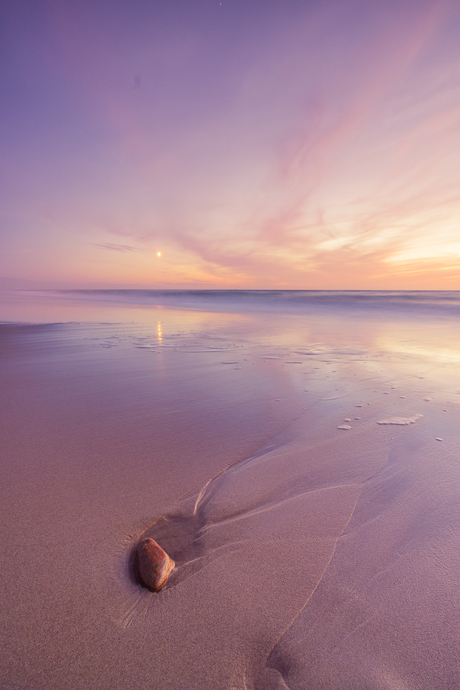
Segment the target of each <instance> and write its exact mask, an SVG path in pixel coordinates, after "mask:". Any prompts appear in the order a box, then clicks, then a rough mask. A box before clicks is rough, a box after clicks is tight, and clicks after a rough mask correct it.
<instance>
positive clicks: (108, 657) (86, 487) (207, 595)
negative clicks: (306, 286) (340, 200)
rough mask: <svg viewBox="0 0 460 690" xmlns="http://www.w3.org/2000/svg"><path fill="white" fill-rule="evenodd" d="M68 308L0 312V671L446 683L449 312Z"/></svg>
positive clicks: (225, 683) (213, 682) (89, 681)
mask: <svg viewBox="0 0 460 690" xmlns="http://www.w3.org/2000/svg"><path fill="white" fill-rule="evenodd" d="M53 308H55V309H57V307H53ZM65 308H66V310H69V309H70V307H69V306H68V305H66V307H65ZM43 309H45V307H43ZM75 309H77V306H76V307H75ZM78 309H79V310H82V312H81V313H80V312H79V315H78V318H77V312H75V315H74V318H72V314H69V316H68V320H69V321H70V320H72V321H78V323H72V324H65V323H55V324H54V325H53V324H51V323H48V324H46V323H44V324H42V325H12V324H6V325H1V326H0V353H1V386H2V392H3V395H2V401H1V411H0V421H1V427H2V431H1V433H2V482H1V486H0V491H1V496H2V500H1V502H0V510H1V523H0V524H1V528H0V529H1V534H2V571H1V577H2V590H3V602H4V603H3V606H2V611H1V614H0V615H1V628H2V635H3V639H2V645H1V649H2V651H1V656H0V687H1V688H4V689H5V690H6V689H8V690H10V689H16V688H28V689H29V688H30V689H33V690H35V689H36V690H38V689H40V690H42V689H43V690H45V689H46V690H49V688H59V689H60V690H61V689H62V690H65V689H66V688H69V689H70V688H71V689H72V690H76V689H80V688H81V689H82V690H83V688H84V689H85V690H86V689H87V688H88V687H94V688H96V687H97V688H101V689H103V690H104V689H107V690H109V689H110V690H114V689H118V688H120V690H121V689H123V690H131V689H132V690H134V689H136V690H143V689H144V688H145V689H146V690H147V688H168V689H171V690H184V689H185V688H187V690H195V689H196V690H198V689H200V690H240V689H241V690H243V689H246V690H248V689H250V688H253V689H254V690H282V689H286V688H288V689H290V690H305V688H311V689H314V690H325V689H329V688H330V689H331V690H337V689H339V688H340V690H361V689H362V690H383V689H385V690H386V689H388V690H402V689H404V690H406V689H410V690H412V689H414V690H415V689H416V690H433V689H434V688H436V690H438V689H445V690H448V689H449V690H450V689H452V690H453V689H455V688H458V687H460V668H459V667H460V664H459V659H460V634H459V633H460V616H459V614H460V610H459V609H460V606H459V601H460V600H459V596H458V592H459V591H460V464H459V457H460V452H459V451H460V444H459V440H458V438H457V435H458V433H460V432H459V431H458V430H459V429H460V426H459V421H460V415H459V411H460V408H459V401H458V392H459V391H460V382H459V381H457V380H456V377H457V378H458V376H457V374H456V371H455V369H454V368H453V366H452V362H455V357H457V356H458V354H460V353H457V348H458V345H457V343H459V342H460V338H458V337H457V336H458V335H459V334H458V333H457V332H456V330H455V329H453V326H452V323H450V322H449V324H443V323H437V324H436V328H434V327H433V328H431V329H430V331H429V332H430V333H431V336H430V337H431V338H432V340H431V341H428V340H427V337H428V336H427V335H426V330H425V323H424V322H423V323H422V322H420V323H419V322H416V321H414V322H413V323H412V324H411V328H410V338H411V340H410V347H409V346H408V345H407V343H408V342H409V336H408V331H404V329H408V328H409V326H408V324H407V320H406V321H405V322H404V323H403V324H402V323H401V320H399V319H397V318H393V317H392V316H391V315H387V316H386V321H384V320H383V317H381V316H378V317H376V318H375V319H374V320H372V319H370V317H369V315H364V316H359V315H356V314H355V315H354V320H353V322H352V321H351V319H350V317H349V316H348V317H347V316H344V317H343V318H342V317H340V315H339V314H337V313H331V314H327V313H323V312H318V314H317V315H315V314H310V315H309V317H308V319H306V318H305V317H304V316H301V315H298V314H288V315H286V314H283V315H281V314H278V315H276V314H272V315H271V316H270V319H267V317H266V315H258V314H257V313H252V314H250V313H246V312H244V313H243V312H242V311H241V313H240V312H237V311H235V310H234V311H233V312H231V313H230V311H229V312H228V313H217V312H213V313H210V312H205V311H204V310H199V309H195V311H192V310H189V311H181V310H179V309H178V308H176V309H167V308H164V307H162V309H160V308H158V310H157V311H155V310H152V309H150V310H145V311H144V312H143V313H141V312H139V313H138V312H134V311H133V308H132V307H129V308H128V307H124V308H123V309H124V310H121V311H117V312H115V311H114V312H113V313H112V312H110V309H109V311H108V312H104V313H103V314H102V313H99V312H97V311H94V309H96V308H95V307H92V309H93V311H91V310H90V309H89V307H85V306H81V305H79V306H78ZM85 309H86V310H87V312H85ZM113 309H115V307H113ZM45 311H46V309H45ZM85 313H86V320H84V319H83V318H82V316H84V315H85ZM95 313H97V315H98V320H95V319H94V318H93V317H94V314H95ZM90 317H92V318H90ZM433 318H434V317H433ZM62 320H63V319H62V317H61V318H60V319H56V321H62ZM425 320H426V319H425ZM90 321H92V323H90ZM401 329H402V330H401ZM417 329H420V330H417ZM449 332H450V334H451V338H450V340H449V339H448V333H449ZM433 339H434V340H433ZM414 343H415V344H414ZM417 343H419V344H420V345H419V349H418V350H417ZM441 346H442V347H441ZM437 348H438V349H437ZM449 348H450V350H449ZM438 350H439V351H442V357H439V358H438V359H437V358H436V352H438ZM449 353H450V354H449ZM449 357H450V358H449ZM392 420H393V421H392ZM395 420H396V421H395ZM344 426H346V427H347V428H346V429H344V428H343V427H344ZM439 438H441V439H443V442H442V443H439V442H437V439H439ZM146 538H150V539H154V540H155V541H157V542H158V544H159V545H160V546H161V547H162V548H163V549H164V550H165V551H166V552H167V554H168V555H169V556H170V557H171V559H172V560H173V561H174V563H175V567H174V569H173V570H171V572H170V573H169V578H168V579H167V581H166V583H165V584H164V586H163V587H162V588H161V589H160V591H158V592H152V591H149V589H147V588H145V587H143V586H141V584H140V583H139V581H138V579H137V577H136V568H135V551H136V548H137V546H138V544H139V542H140V541H141V540H142V539H146Z"/></svg>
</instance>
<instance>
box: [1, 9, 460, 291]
mask: <svg viewBox="0 0 460 690" xmlns="http://www.w3.org/2000/svg"><path fill="white" fill-rule="evenodd" d="M1 13H2V16H1V23H2V26H3V27H4V29H3V33H4V39H3V41H2V42H3V58H2V61H1V62H2V65H3V67H2V70H1V89H2V94H1V102H2V103H3V106H2V117H1V122H2V138H3V145H2V150H3V154H2V159H1V160H2V163H1V166H2V190H3V191H2V192H1V198H0V204H1V206H0V213H1V245H2V251H1V253H0V286H2V285H3V286H17V287H20V286H22V285H23V286H25V287H29V286H36V287H41V286H49V287H54V286H56V287H58V286H66V287H72V286H75V287H117V286H120V287H125V286H130V287H137V286H138V287H152V288H155V287H161V288H163V287H172V288H174V287H197V288H199V287H207V288H213V287H216V288H232V287H234V288H286V289H288V288H299V289H309V288H312V289H329V288H330V289H404V288H407V289H460V270H459V269H460V163H459V160H460V42H459V41H458V36H459V30H460V8H459V6H458V4H457V3H454V2H424V1H423V0H421V1H416V2H415V1H414V2H407V1H405V0H402V1H401V2H393V1H391V0H390V1H389V2H368V1H367V0H366V1H360V2H358V1H356V2H352V1H351V0H350V1H348V0H343V1H340V2H339V1H337V2H329V1H328V0H325V1H323V2H305V1H302V2H300V1H297V0H283V1H281V0H279V1H272V0H264V1H262V0H260V1H254V2H251V0H247V1H245V2H243V1H242V0H241V1H234V2H233V1H232V0H222V3H220V0H218V1H217V2H214V1H213V0H196V1H194V2H190V0H183V1H181V2H176V1H175V0H168V2H163V1H162V0H161V1H159V2H153V1H149V2H147V0H145V1H144V0H142V1H141V0H133V1H131V2H125V1H124V0H120V1H118V2H109V1H105V0H100V1H98V2H96V3H94V2H82V1H78V0H75V1H73V2H70V1H69V2H66V1H65V0H59V1H57V0H56V1H55V0H47V1H46V2H41V3H36V2H32V1H29V0H27V1H25V0H5V2H3V3H2V9H1ZM158 252H161V256H160V257H158V256H157V254H158ZM2 279H3V280H2Z"/></svg>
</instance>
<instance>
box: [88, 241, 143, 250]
mask: <svg viewBox="0 0 460 690" xmlns="http://www.w3.org/2000/svg"><path fill="white" fill-rule="evenodd" d="M91 244H92V245H93V247H101V249H110V250H111V251H114V252H141V251H142V249H139V247H132V246H131V245H129V244H113V243H111V242H103V243H102V244H98V243H96V242H92V243H91Z"/></svg>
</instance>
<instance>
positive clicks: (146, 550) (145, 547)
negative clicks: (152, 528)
mask: <svg viewBox="0 0 460 690" xmlns="http://www.w3.org/2000/svg"><path fill="white" fill-rule="evenodd" d="M135 565H136V572H137V576H138V578H139V581H140V582H141V584H143V585H144V586H145V587H147V588H148V589H151V590H153V591H154V592H158V590H159V589H161V588H162V587H163V585H165V584H166V581H167V579H168V577H169V573H170V572H171V570H172V569H173V568H174V566H175V565H176V564H175V563H174V561H173V560H172V559H171V558H170V557H169V556H168V554H167V553H166V551H163V549H162V548H161V546H159V545H158V544H157V543H156V541H155V540H154V539H150V538H146V539H142V541H140V542H139V544H138V546H137V550H136V560H135Z"/></svg>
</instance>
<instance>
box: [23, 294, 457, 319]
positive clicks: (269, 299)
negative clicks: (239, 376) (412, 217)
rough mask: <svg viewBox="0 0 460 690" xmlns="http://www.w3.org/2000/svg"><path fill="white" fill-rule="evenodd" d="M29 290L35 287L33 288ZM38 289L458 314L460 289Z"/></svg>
mask: <svg viewBox="0 0 460 690" xmlns="http://www.w3.org/2000/svg"><path fill="white" fill-rule="evenodd" d="M29 294H31V293H29ZM34 294H40V295H47V296H55V297H60V298H65V299H71V300H90V301H96V302H101V301H102V302H107V301H108V302H114V303H122V304H132V305H137V306H149V305H151V306H158V305H163V306H171V307H176V308H177V307H182V308H191V309H196V308H199V309H209V310H211V311H214V310H216V311H232V310H234V309H237V310H241V309H244V310H248V311H276V312H283V311H287V312H307V311H309V310H315V311H316V310H318V308H320V309H360V310H361V309H372V310H375V309H384V310H392V311H395V310H396V311H402V312H407V311H411V312H414V311H415V312H417V311H419V312H426V311H429V312H442V313H444V314H445V313H446V312H448V313H452V314H460V291H458V290H452V291H446V290H432V291H424V290H417V291H415V290H414V291H392V290H388V291H386V290H375V291H372V290H133V289H130V290H53V291H40V292H39V293H38V292H34Z"/></svg>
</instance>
